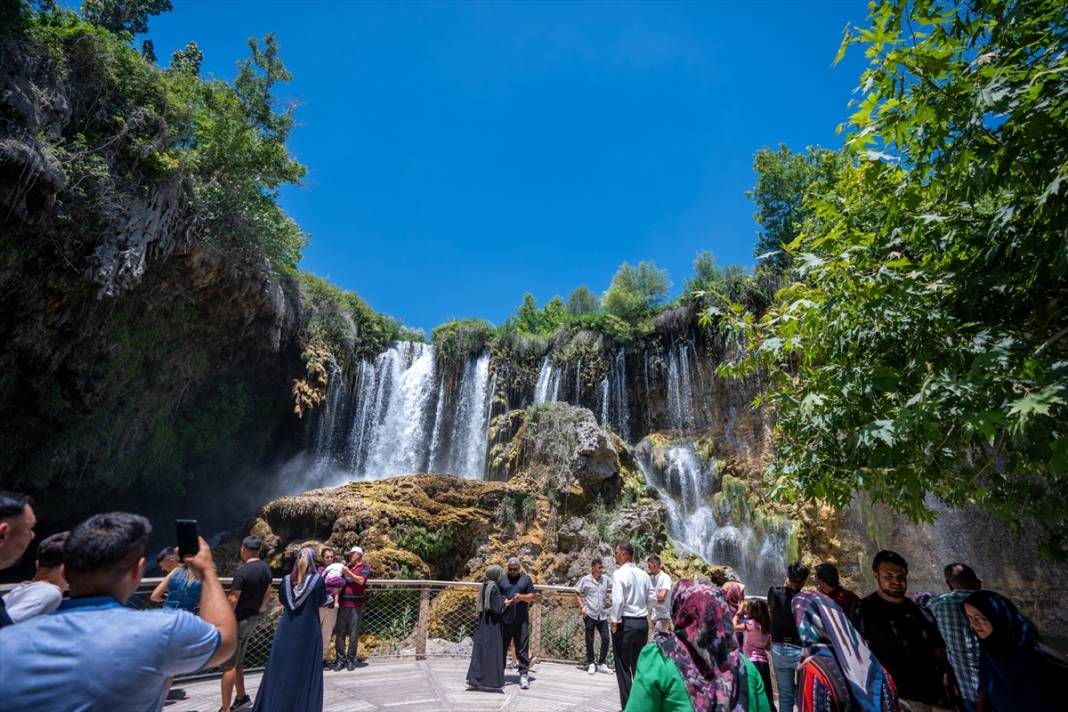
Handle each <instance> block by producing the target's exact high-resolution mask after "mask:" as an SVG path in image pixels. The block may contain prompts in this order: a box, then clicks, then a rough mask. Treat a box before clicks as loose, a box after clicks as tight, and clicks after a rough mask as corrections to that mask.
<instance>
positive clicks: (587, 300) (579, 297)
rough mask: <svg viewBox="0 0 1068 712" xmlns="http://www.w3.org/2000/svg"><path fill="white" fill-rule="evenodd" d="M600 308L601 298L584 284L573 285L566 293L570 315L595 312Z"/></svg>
mask: <svg viewBox="0 0 1068 712" xmlns="http://www.w3.org/2000/svg"><path fill="white" fill-rule="evenodd" d="M600 309H601V300H600V299H598V298H597V295H596V294H594V293H593V292H591V291H590V288H589V287H587V286H586V285H585V284H582V285H579V286H578V287H575V289H573V290H572V291H571V294H569V295H567V311H568V313H569V314H571V315H572V316H580V315H582V314H596V313H597V312H598V311H600Z"/></svg>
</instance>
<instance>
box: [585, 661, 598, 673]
mask: <svg viewBox="0 0 1068 712" xmlns="http://www.w3.org/2000/svg"><path fill="white" fill-rule="evenodd" d="M586 672H588V673H589V674H591V675H596V674H597V666H596V665H594V664H593V663H590V666H589V667H588V668H586Z"/></svg>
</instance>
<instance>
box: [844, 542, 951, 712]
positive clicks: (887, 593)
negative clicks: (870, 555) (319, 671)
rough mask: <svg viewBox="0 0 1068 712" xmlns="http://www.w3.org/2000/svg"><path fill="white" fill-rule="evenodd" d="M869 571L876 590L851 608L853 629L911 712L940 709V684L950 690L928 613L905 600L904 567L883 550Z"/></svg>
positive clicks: (941, 646) (897, 556) (941, 648)
mask: <svg viewBox="0 0 1068 712" xmlns="http://www.w3.org/2000/svg"><path fill="white" fill-rule="evenodd" d="M872 571H873V572H874V573H875V583H876V585H877V586H878V588H877V589H876V591H875V593H873V594H871V595H869V596H866V597H864V598H862V599H860V601H858V602H857V604H856V606H854V608H853V625H854V626H856V629H857V631H858V632H859V633H860V634H861V636H863V637H864V639H865V640H867V641H868V647H869V648H871V652H872V654H873V655H875V657H876V658H878V659H879V662H881V663H882V664H883V666H884V667H885V668H886V670H887V672H889V673H890V677H892V678H893V679H894V685H895V686H896V687H897V695H898V697H899V698H900V699H902V700H904V701H907V702H908V703H909V704H910V705H911V706H912V709H913V710H914V711H915V712H927V711H928V710H942V709H944V708H943V707H940V706H939V705H940V704H941V703H943V700H944V698H945V697H946V690H945V687H944V684H946V683H948V684H949V685H952V673H951V672H949V665H948V664H947V660H946V650H945V648H946V644H945V643H944V642H943V641H942V636H941V635H940V634H939V632H938V624H937V623H936V622H935V619H934V616H933V615H932V614H931V612H930V611H929V610H927V609H926V608H924V607H923V606H918V605H916V604H915V603H913V602H912V600H910V599H909V598H908V596H906V595H905V592H906V591H907V590H908V574H909V565H908V563H907V562H906V561H905V559H904V558H902V557H901V555H900V554H897V553H895V552H893V551H885V550H884V551H880V552H879V553H878V554H876V555H875V559H874V561H872ZM947 707H948V705H947Z"/></svg>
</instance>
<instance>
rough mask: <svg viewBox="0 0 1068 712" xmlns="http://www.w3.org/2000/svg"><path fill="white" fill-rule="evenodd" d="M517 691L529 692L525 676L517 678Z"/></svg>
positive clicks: (528, 684)
mask: <svg viewBox="0 0 1068 712" xmlns="http://www.w3.org/2000/svg"><path fill="white" fill-rule="evenodd" d="M519 689H520V690H529V689H530V683H529V682H528V681H527V676H526V675H520V676H519Z"/></svg>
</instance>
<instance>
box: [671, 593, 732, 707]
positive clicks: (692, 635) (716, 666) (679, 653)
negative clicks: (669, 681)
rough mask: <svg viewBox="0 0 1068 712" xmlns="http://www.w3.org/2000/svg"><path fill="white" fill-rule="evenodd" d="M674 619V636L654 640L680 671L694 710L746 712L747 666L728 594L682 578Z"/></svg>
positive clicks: (674, 597)
mask: <svg viewBox="0 0 1068 712" xmlns="http://www.w3.org/2000/svg"><path fill="white" fill-rule="evenodd" d="M671 620H672V623H674V625H675V630H674V632H672V633H657V634H656V638H655V640H656V644H657V645H658V646H659V647H660V650H661V651H663V653H664V655H666V656H667V657H669V658H671V660H672V661H673V662H674V663H675V665H676V667H678V669H679V674H680V675H682V679H683V682H685V683H686V692H687V694H689V696H690V702H692V703H693V708H694V712H744V710H745V709H746V697H747V687H746V684H747V683H746V677H745V674H746V673H745V663H744V661H743V660H741V654H740V653H739V652H738V640H737V638H735V636H734V623H733V621H732V620H731V615H730V607H729V606H728V605H727V599H726V598H725V597H724V595H723V592H722V591H720V590H719V588H717V587H716V586H715V585H714V584H712V583H711V582H710V581H694V580H693V579H682V580H680V581H679V582H678V583H676V584H675V587H674V589H672V591H671Z"/></svg>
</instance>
